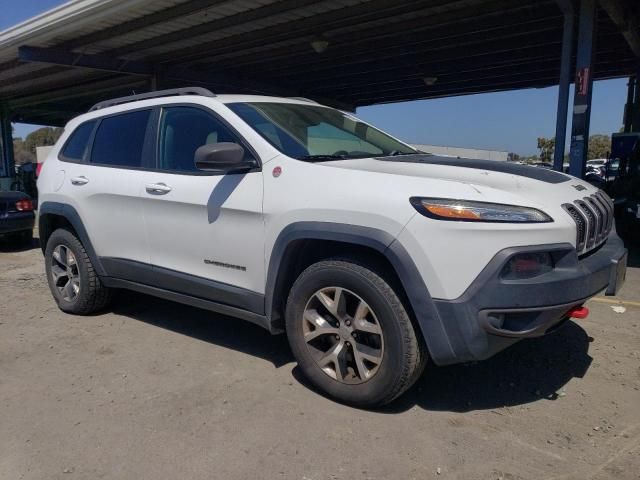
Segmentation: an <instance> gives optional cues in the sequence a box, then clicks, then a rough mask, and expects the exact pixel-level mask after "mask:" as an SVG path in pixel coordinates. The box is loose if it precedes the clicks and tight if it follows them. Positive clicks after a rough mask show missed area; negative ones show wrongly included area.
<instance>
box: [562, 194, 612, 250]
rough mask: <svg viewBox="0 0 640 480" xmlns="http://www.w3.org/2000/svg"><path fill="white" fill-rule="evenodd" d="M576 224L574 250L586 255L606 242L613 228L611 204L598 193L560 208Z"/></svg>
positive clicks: (603, 195) (606, 196) (604, 196)
mask: <svg viewBox="0 0 640 480" xmlns="http://www.w3.org/2000/svg"><path fill="white" fill-rule="evenodd" d="M562 208H564V210H565V211H566V212H567V213H568V214H569V216H571V218H572V219H573V221H574V222H575V224H576V250H577V251H578V253H579V254H582V253H586V252H587V251H589V250H591V249H592V248H594V247H596V246H598V245H600V244H601V243H603V242H605V241H606V240H607V237H608V236H609V233H610V232H611V229H612V228H613V222H614V219H613V202H612V201H611V199H610V198H609V196H608V195H607V194H606V193H604V192H602V191H598V192H597V193H596V194H594V195H590V196H588V197H584V198H582V199H580V200H576V201H575V202H573V203H566V204H564V205H563V206H562Z"/></svg>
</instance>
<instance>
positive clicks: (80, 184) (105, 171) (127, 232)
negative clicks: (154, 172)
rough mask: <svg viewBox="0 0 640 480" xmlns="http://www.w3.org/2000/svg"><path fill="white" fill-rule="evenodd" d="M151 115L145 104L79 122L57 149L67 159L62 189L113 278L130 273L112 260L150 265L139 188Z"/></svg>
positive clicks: (148, 158)
mask: <svg viewBox="0 0 640 480" xmlns="http://www.w3.org/2000/svg"><path fill="white" fill-rule="evenodd" d="M153 115H154V110H153V109H149V108H147V109H141V110H134V111H128V112H124V113H119V114H115V115H109V116H106V117H104V118H101V119H98V120H94V121H90V122H87V123H86V124H82V125H80V126H79V127H78V128H77V129H76V131H75V132H74V133H73V134H72V135H71V137H70V138H69V140H68V141H67V143H66V144H65V146H64V147H63V149H62V152H61V160H63V162H64V161H66V162H67V163H63V164H62V165H64V169H65V174H64V178H65V180H64V183H63V186H62V188H61V193H62V194H63V195H65V196H66V197H68V198H70V199H72V200H73V206H74V207H75V209H76V210H77V212H78V214H79V215H80V217H81V219H82V222H83V223H84V226H85V228H86V231H87V234H88V235H89V238H90V240H91V243H92V245H93V247H94V249H95V251H96V253H97V255H98V256H99V257H103V258H104V262H103V263H104V266H105V268H106V269H107V271H108V273H109V274H113V275H116V276H123V277H128V276H129V275H119V273H121V272H119V271H117V272H114V271H113V268H110V267H112V264H113V262H112V261H111V260H112V259H115V261H116V262H117V261H119V260H126V261H129V262H130V261H134V262H143V263H147V264H148V263H149V250H148V246H147V242H146V231H145V228H144V223H143V214H142V205H141V200H140V191H141V188H142V185H143V183H144V180H145V179H144V175H145V174H147V173H149V172H145V171H144V170H145V169H146V168H149V167H150V166H151V164H152V162H153V149H152V148H151V149H150V148H149V144H148V142H147V135H148V132H147V130H148V128H149V125H151V123H152V121H151V120H152V117H153ZM85 137H88V145H87V146H85V144H84V142H86V141H87V140H85ZM78 157H80V158H78ZM120 263H121V262H120Z"/></svg>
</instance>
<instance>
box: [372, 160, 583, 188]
mask: <svg viewBox="0 0 640 480" xmlns="http://www.w3.org/2000/svg"><path fill="white" fill-rule="evenodd" d="M376 160H381V161H383V162H400V163H425V164H429V165H445V166H448V167H462V168H475V169H478V170H488V171H490V172H500V173H508V174H510V175H518V176H520V177H527V178H532V179H534V180H540V181H541V182H546V183H562V182H568V181H569V180H571V177H569V176H568V175H565V174H564V173H560V172H556V171H555V170H549V169H546V168H540V167H531V166H529V165H520V164H517V163H511V162H501V161H498V160H474V159H470V158H454V157H440V156H438V155H428V154H421V153H418V154H415V155H396V156H393V157H377V158H376Z"/></svg>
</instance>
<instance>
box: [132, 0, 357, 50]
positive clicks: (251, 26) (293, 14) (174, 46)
mask: <svg viewBox="0 0 640 480" xmlns="http://www.w3.org/2000/svg"><path fill="white" fill-rule="evenodd" d="M366 1H368V0H331V1H327V2H319V3H317V4H315V5H310V6H306V7H303V8H299V9H295V10H290V11H288V12H284V13H280V14H277V15H273V16H269V17H266V18H264V19H261V20H257V21H252V22H247V23H242V24H239V25H235V26H232V27H228V28H222V29H220V30H216V31H215V32H211V33H208V34H205V35H199V36H197V37H188V38H185V39H184V40H181V41H179V42H172V43H170V44H165V45H159V46H158V47H156V48H152V49H148V50H146V51H144V52H140V53H139V54H138V53H135V52H131V57H130V58H144V57H149V56H150V57H153V56H156V55H162V54H164V53H168V52H171V51H173V50H179V49H182V48H188V47H195V46H197V45H200V44H202V43H207V42H213V41H215V40H219V39H222V38H226V37H231V36H234V35H241V34H243V33H249V32H253V31H257V30H261V29H263V28H268V27H272V26H276V25H282V24H286V23H288V22H295V21H296V20H300V19H303V18H306V17H310V16H313V15H318V14H321V13H325V12H329V11H335V10H339V9H341V8H344V7H347V6H352V5H357V4H360V3H365V2H366Z"/></svg>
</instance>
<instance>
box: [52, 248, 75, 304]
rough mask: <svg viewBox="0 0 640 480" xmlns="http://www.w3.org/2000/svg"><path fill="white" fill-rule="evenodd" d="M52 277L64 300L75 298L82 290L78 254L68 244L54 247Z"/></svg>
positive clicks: (70, 300)
mask: <svg viewBox="0 0 640 480" xmlns="http://www.w3.org/2000/svg"><path fill="white" fill-rule="evenodd" d="M51 277H52V279H53V284H54V285H55V287H56V288H57V289H58V291H59V292H60V295H61V296H62V298H63V299H64V300H66V301H67V302H72V301H73V300H75V298H76V297H77V296H78V292H80V270H79V268H78V262H77V260H76V256H75V255H74V253H73V252H72V251H71V249H70V248H69V247H67V246H66V245H58V246H57V247H56V248H54V249H53V255H52V257H51Z"/></svg>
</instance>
